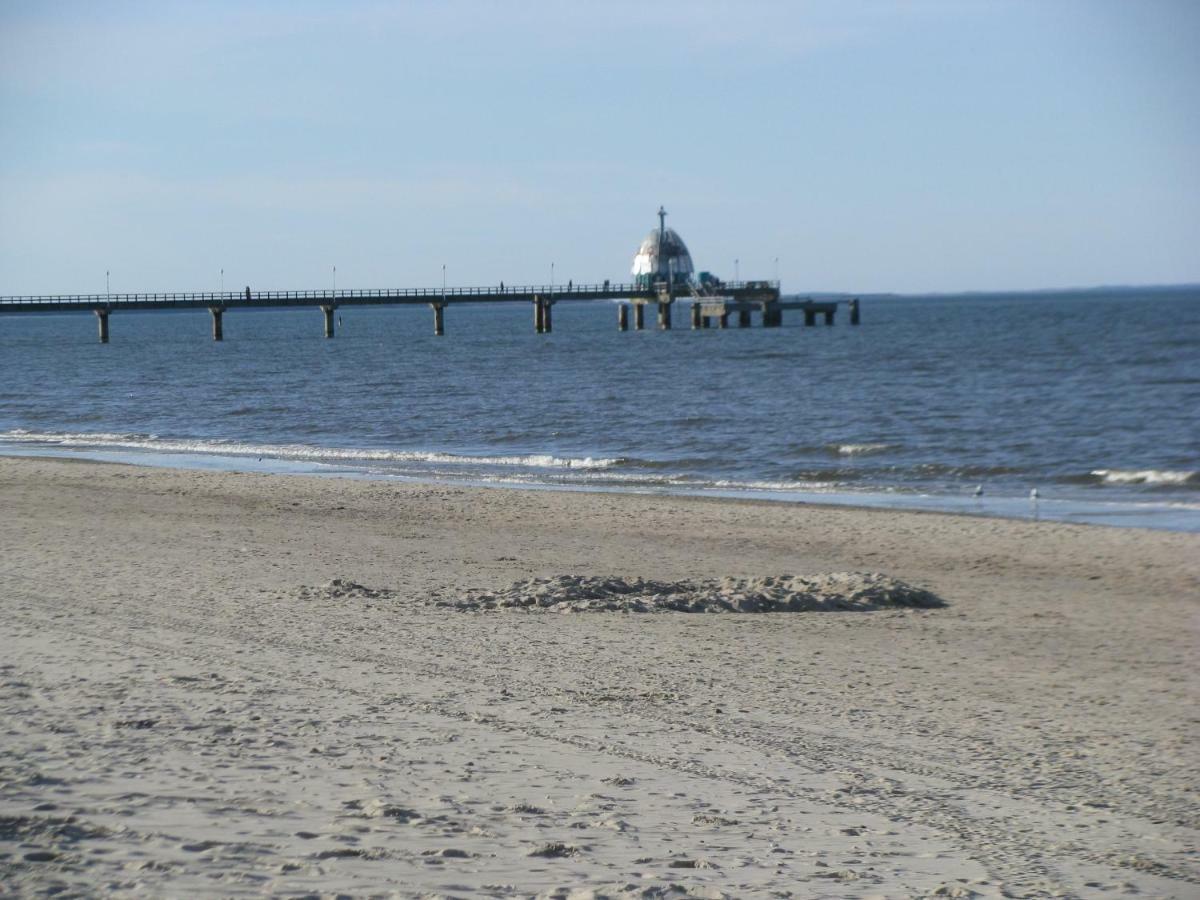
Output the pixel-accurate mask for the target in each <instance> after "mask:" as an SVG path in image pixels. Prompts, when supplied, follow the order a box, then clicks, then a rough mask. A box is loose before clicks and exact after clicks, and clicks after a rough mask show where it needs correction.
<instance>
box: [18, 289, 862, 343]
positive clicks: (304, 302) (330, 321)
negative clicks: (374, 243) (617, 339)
mask: <svg viewBox="0 0 1200 900" xmlns="http://www.w3.org/2000/svg"><path fill="white" fill-rule="evenodd" d="M569 300H578V301H582V300H626V301H628V302H626V303H621V304H618V308H617V327H618V328H619V329H620V330H621V331H627V330H628V329H629V326H630V318H631V317H632V325H633V330H635V331H641V330H642V329H643V328H644V327H645V308H646V307H647V306H651V305H653V306H657V308H658V310H657V318H658V328H659V329H660V330H663V331H667V330H670V328H671V308H672V307H673V306H674V305H675V304H676V302H678V301H688V300H690V301H691V326H692V328H693V329H698V328H709V327H712V326H713V325H714V324H716V325H717V327H720V328H726V327H728V325H729V320H730V317H731V316H732V315H734V314H736V315H737V325H738V327H739V328H746V327H748V326H749V325H750V321H751V315H752V314H754V313H757V314H759V315H761V317H762V324H763V326H764V327H767V328H772V327H778V326H779V325H781V324H782V323H783V312H784V310H801V311H803V313H804V324H805V325H814V324H816V320H817V316H818V315H823V316H824V317H825V323H826V324H827V325H832V324H833V317H834V314H835V312H836V311H837V307H838V304H837V302H836V301H825V302H820V301H814V300H811V299H810V300H799V299H797V298H781V296H780V292H779V282H777V281H734V282H724V283H721V284H714V285H708V286H706V290H705V293H704V294H703V295H700V294H698V293H697V292H695V291H693V290H691V289H690V288H689V287H688V286H686V285H674V286H672V287H668V285H667V284H666V282H665V281H664V282H659V283H657V284H652V285H647V284H613V283H611V282H603V283H601V284H575V283H574V282H567V284H565V285H562V284H537V285H528V284H527V285H512V286H509V285H503V284H501V285H497V286H490V287H444V288H436V287H433V288H376V289H361V288H350V289H343V290H332V289H331V290H319V291H311V290H310V291H253V290H251V289H250V288H249V287H247V288H245V290H242V291H191V292H169V293H133V294H130V293H116V294H113V293H107V292H106V293H103V294H34V295H24V296H9V297H3V296H0V314H3V313H36V312H56V311H57V312H93V313H95V315H96V319H97V322H98V327H99V330H100V341H101V343H105V344H106V343H108V338H109V323H108V320H109V316H110V315H111V314H112V313H113V312H117V311H119V310H152V309H172V308H175V309H207V310H208V311H209V312H210V313H211V314H212V329H213V339H214V340H218V341H220V340H224V334H225V330H224V315H225V313H226V312H227V311H229V310H231V309H239V308H240V309H252V308H255V307H257V308H260V309H269V308H271V307H289V306H290V307H296V306H311V307H317V308H319V309H320V310H321V312H322V313H323V315H324V319H325V336H326V337H327V338H331V337H333V335H334V328H335V321H337V322H340V319H341V317H340V316H335V312H336V311H337V310H338V309H339V308H340V307H342V306H350V305H364V306H366V305H372V306H374V305H379V306H382V305H415V304H427V305H429V306H430V307H432V309H433V333H434V334H435V335H441V334H444V333H445V309H446V307H447V306H451V305H454V304H463V303H532V305H533V321H534V330H535V331H536V332H537V333H538V334H548V333H549V332H550V331H551V330H553V318H554V317H553V308H554V306H555V305H556V304H558V303H560V302H562V301H569ZM847 305H848V306H849V308H850V324H851V325H857V324H858V323H859V309H858V300H849V301H847ZM631 313H632V316H631V315H630V314H631Z"/></svg>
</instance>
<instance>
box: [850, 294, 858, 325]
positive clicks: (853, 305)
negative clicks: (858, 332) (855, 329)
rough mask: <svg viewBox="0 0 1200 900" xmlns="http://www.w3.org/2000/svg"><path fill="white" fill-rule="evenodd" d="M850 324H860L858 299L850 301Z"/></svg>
mask: <svg viewBox="0 0 1200 900" xmlns="http://www.w3.org/2000/svg"><path fill="white" fill-rule="evenodd" d="M850 324H851V325H857V324H858V300H857V299H855V300H851V301H850Z"/></svg>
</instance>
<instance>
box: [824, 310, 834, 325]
mask: <svg viewBox="0 0 1200 900" xmlns="http://www.w3.org/2000/svg"><path fill="white" fill-rule="evenodd" d="M825 324H826V325H832V324H833V310H832V309H827V310H825Z"/></svg>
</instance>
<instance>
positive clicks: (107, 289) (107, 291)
mask: <svg viewBox="0 0 1200 900" xmlns="http://www.w3.org/2000/svg"><path fill="white" fill-rule="evenodd" d="M104 293H105V295H106V296H108V297H111V296H112V288H111V287H109V286H108V269H105V270H104Z"/></svg>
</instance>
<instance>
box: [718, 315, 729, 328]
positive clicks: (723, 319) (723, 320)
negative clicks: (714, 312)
mask: <svg viewBox="0 0 1200 900" xmlns="http://www.w3.org/2000/svg"><path fill="white" fill-rule="evenodd" d="M717 322H718V323H719V324H720V326H721V327H722V328H728V327H729V313H728V312H723V313H721V315H719V316H717Z"/></svg>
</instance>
